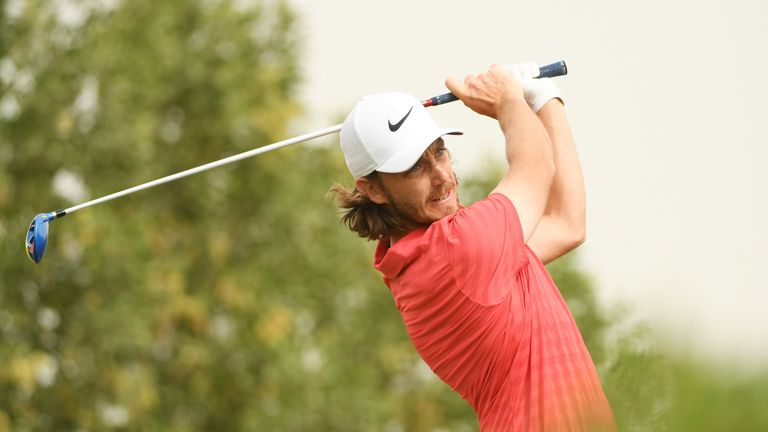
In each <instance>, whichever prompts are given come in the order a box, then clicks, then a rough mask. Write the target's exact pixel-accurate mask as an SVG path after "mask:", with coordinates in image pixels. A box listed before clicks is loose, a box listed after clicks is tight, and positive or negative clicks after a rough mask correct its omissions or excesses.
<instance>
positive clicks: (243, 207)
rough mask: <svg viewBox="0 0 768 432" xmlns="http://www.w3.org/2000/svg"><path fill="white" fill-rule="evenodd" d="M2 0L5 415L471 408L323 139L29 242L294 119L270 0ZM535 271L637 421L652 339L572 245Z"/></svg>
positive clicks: (53, 425) (135, 425)
mask: <svg viewBox="0 0 768 432" xmlns="http://www.w3.org/2000/svg"><path fill="white" fill-rule="evenodd" d="M0 5H1V6H2V7H0V13H1V14H2V17H1V21H0V85H2V94H1V96H0V240H2V241H0V361H2V367H1V368H0V430H21V431H24V430H109V429H126V430H334V431H347V430H348V431H358V430H391V431H397V430H409V431H422V430H435V429H441V428H442V429H443V430H474V429H476V421H475V418H474V414H473V413H472V411H471V409H470V408H469V407H468V405H467V404H466V403H465V402H464V401H462V400H461V399H460V398H459V397H458V396H457V395H456V394H455V393H453V392H452V391H451V390H450V389H449V388H448V387H447V386H446V385H444V384H443V383H441V382H440V381H439V380H437V379H436V378H435V377H434V375H433V374H432V373H431V372H430V371H429V369H428V368H427V367H426V366H425V365H424V363H423V362H422V361H421V360H420V359H419V357H418V355H417V354H416V352H415V350H414V349H413V347H412V345H411V343H410V341H409V340H408V337H407V335H406V333H405V329H404V328H403V325H402V323H401V320H400V317H399V315H398V313H397V310H396V309H395V307H394V305H393V302H392V299H391V297H390V295H389V293H388V292H387V289H386V287H385V286H384V285H383V283H382V282H381V279H380V277H379V275H378V274H376V273H375V271H374V270H373V269H372V268H371V265H370V264H371V261H372V258H371V257H372V252H373V245H372V244H370V243H365V242H363V241H361V240H359V239H357V238H355V237H354V236H353V235H352V234H351V233H349V232H346V231H345V230H344V229H343V228H342V227H341V226H340V224H339V221H338V215H337V214H336V211H335V209H334V207H333V204H332V203H331V202H330V201H329V200H328V199H326V197H325V194H326V190H327V187H328V185H330V184H331V183H332V182H333V181H336V180H339V179H344V178H346V177H347V174H346V170H345V168H344V166H343V161H342V159H341V157H340V155H339V154H338V152H337V151H336V150H335V148H334V147H335V146H331V147H328V146H301V147H296V148H288V149H284V150H281V151H279V152H275V153H270V154H266V155H263V156H260V157H258V158H256V159H252V160H247V161H243V162H240V163H238V164H236V165H234V166H230V167H226V168H219V169H217V170H215V171H211V172H208V173H205V174H201V175H197V176H194V177H191V178H188V179H185V180H184V181H181V182H176V183H173V184H169V185H165V186H161V187H158V188H155V189H153V190H152V191H147V192H140V193H137V194H134V195H131V196H129V197H125V198H121V199H120V200H116V201H113V202H110V203H108V204H103V205H100V206H97V207H93V208H90V209H88V210H84V211H82V212H78V213H75V214H73V215H71V216H67V217H66V218H65V219H63V220H61V221H55V222H53V223H52V225H51V237H50V240H49V245H48V251H47V253H46V257H45V259H44V261H43V262H42V264H40V265H34V264H31V263H30V262H28V260H27V259H26V258H24V253H23V251H22V245H21V243H22V242H21V237H22V236H21V234H22V231H24V229H25V228H26V227H27V226H28V224H29V222H30V220H31V218H32V217H33V216H34V215H35V214H36V213H38V212H40V211H50V210H53V209H56V208H65V207H67V206H69V205H71V204H74V203H79V202H82V201H85V200H86V199H88V198H93V197H97V196H102V195H105V194H108V193H111V192H114V191H117V190H120V189H123V188H126V187H129V186H132V185H135V184H139V183H142V182H145V181H148V180H150V179H154V178H158V177H162V176H165V175H168V174H171V173H174V172H177V171H181V170H183V169H186V168H189V167H192V166H197V165H200V164H202V163H206V162H209V161H211V160H215V159H219V158H221V157H224V156H226V155H231V154H235V153H239V152H241V151H244V150H246V149H250V148H252V147H254V146H257V145H261V144H266V143H269V142H273V141H277V140H279V139H282V138H285V137H286V136H288V135H292V133H291V132H293V130H292V128H291V121H292V120H293V119H295V118H296V116H297V115H298V114H300V111H299V109H298V99H297V94H296V92H297V84H298V83H299V80H300V76H299V75H298V72H297V71H298V68H297V64H298V61H299V59H298V57H297V55H298V52H299V51H298V47H299V43H300V41H298V40H297V39H296V37H295V35H296V34H297V31H296V30H297V21H296V17H295V15H294V13H293V12H292V11H291V10H290V9H289V8H288V7H287V5H286V4H285V3H284V2H281V1H276V2H254V4H253V5H246V2H239V1H226V0H196V1H180V0H170V1H164V2H153V1H149V0H131V1H127V0H124V1H119V0H112V1H106V0H102V1H95V0H94V1H83V2H47V1H43V0H28V1H8V2H0ZM488 182H489V179H477V180H474V181H468V182H467V184H466V185H465V190H466V195H467V197H468V198H469V201H472V200H475V199H478V198H480V197H481V196H482V193H483V192H482V191H483V190H488V189H487V187H488ZM484 188H485V189H484ZM551 271H552V274H553V277H554V278H555V280H556V281H557V283H558V285H559V286H560V288H561V289H562V291H563V292H564V294H565V296H566V298H567V300H568V301H569V304H570V305H571V308H572V310H573V311H574V315H575V316H576V318H577V321H578V322H579V325H580V327H581V329H582V332H583V334H584V335H585V339H586V341H587V343H588V345H589V348H590V351H591V352H592V354H593V357H594V358H595V360H596V362H597V363H598V365H601V369H600V370H601V373H602V374H603V376H604V379H605V381H606V386H607V387H606V388H607V391H608V392H609V396H611V399H612V403H613V404H614V407H615V408H616V407H618V410H617V412H618V414H619V415H617V416H618V417H620V419H630V420H631V421H630V420H627V421H625V422H624V424H627V425H638V424H643V423H642V421H643V418H642V417H644V416H645V415H646V414H648V413H653V412H656V411H658V406H657V405H658V404H657V403H655V402H654V401H655V400H656V399H654V398H653V392H652V390H653V389H652V388H650V387H648V386H649V383H650V384H653V385H655V384H658V382H659V381H660V380H658V379H656V380H654V379H647V378H649V377H658V376H660V375H659V374H658V373H657V371H658V368H656V367H655V366H656V365H659V364H662V363H660V362H659V361H657V360H655V359H652V360H649V357H648V356H644V355H645V354H643V353H640V354H638V357H637V358H638V362H637V363H633V362H632V361H633V360H632V359H633V358H630V357H627V355H628V354H627V353H633V352H637V351H636V350H635V351H633V350H634V348H633V347H628V348H627V349H623V350H619V351H618V354H617V352H616V351H615V350H613V351H612V350H611V349H610V347H608V346H606V344H605V340H606V339H605V338H604V336H605V333H606V331H607V329H608V328H609V327H610V326H609V319H608V318H606V316H605V315H604V314H601V313H600V312H599V309H598V308H597V307H596V304H595V301H594V298H593V292H592V287H591V284H590V283H589V281H588V279H586V278H585V277H584V275H583V274H582V273H580V272H579V271H577V267H576V266H575V263H574V262H573V261H571V260H569V259H566V260H563V261H561V262H560V263H559V264H557V265H555V266H552V267H551ZM627 359H629V360H627ZM648 364H651V365H653V366H654V367H651V368H644V367H643V365H648ZM625 382H631V383H632V385H633V390H635V384H637V386H636V389H637V390H638V391H637V395H639V396H637V395H634V394H633V395H632V396H631V397H630V398H629V399H627V394H626V392H624V391H625V390H627V387H626V386H625V385H626V384H625ZM696 383H697V384H696V385H699V386H704V387H706V386H708V385H709V384H702V382H700V381H696ZM706 388H710V389H711V388H719V387H717V386H716V385H714V384H712V385H709V387H706ZM729 394H730V395H742V396H743V397H742V399H741V400H745V399H744V398H747V397H751V396H752V394H751V393H750V392H749V391H747V390H745V389H744V388H743V387H735V388H734V389H733V390H732V392H731V393H729ZM624 401H627V402H624ZM633 401H638V403H637V404H633ZM681 409H687V410H689V411H690V410H692V408H691V406H690V405H686V406H683V407H682V408H681ZM654 410H656V411H654ZM686 412H687V411H686ZM622 416H623V417H622ZM656 417H659V416H656ZM635 419H637V422H635ZM622 421H624V420H622ZM646 424H647V423H646ZM628 430H631V429H628Z"/></svg>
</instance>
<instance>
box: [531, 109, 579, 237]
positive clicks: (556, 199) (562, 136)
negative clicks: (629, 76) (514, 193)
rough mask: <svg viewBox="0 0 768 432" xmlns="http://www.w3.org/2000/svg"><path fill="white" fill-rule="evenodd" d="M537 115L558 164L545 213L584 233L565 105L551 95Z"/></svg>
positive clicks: (576, 165)
mask: <svg viewBox="0 0 768 432" xmlns="http://www.w3.org/2000/svg"><path fill="white" fill-rule="evenodd" d="M538 116H539V119H540V120H541V122H542V124H543V125H544V128H545V129H546V130H547V133H548V134H549V138H550V141H551V142H552V150H553V157H554V161H555V166H556V168H557V171H556V174H555V177H554V179H553V181H552V188H551V190H550V193H549V200H548V201H547V206H546V208H545V210H544V214H545V215H546V216H548V217H552V218H558V219H560V220H561V221H562V222H563V223H565V224H566V225H567V226H569V227H571V228H572V229H573V230H575V231H576V234H579V235H580V236H581V237H583V236H584V231H585V220H586V216H585V213H586V199H585V193H584V177H583V175H582V171H581V164H580V163H579V157H578V154H577V152H576V145H575V144H574V142H573V135H572V134H571V128H570V126H569V125H568V119H567V118H566V115H565V107H563V104H562V102H560V101H559V100H558V99H553V100H551V101H550V102H548V103H547V104H546V105H544V107H542V109H541V110H539V112H538Z"/></svg>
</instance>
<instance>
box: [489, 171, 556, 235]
mask: <svg viewBox="0 0 768 432" xmlns="http://www.w3.org/2000/svg"><path fill="white" fill-rule="evenodd" d="M521 165H528V166H521ZM554 173H555V168H554V164H553V163H552V162H551V160H550V161H546V162H542V163H539V164H533V163H528V164H523V163H520V164H514V163H513V164H510V167H509V171H508V172H507V174H506V175H505V176H504V178H502V179H501V181H500V182H499V184H498V185H497V186H496V188H495V189H494V190H493V192H491V193H500V194H502V195H504V196H506V197H507V198H509V200H510V201H512V204H514V206H515V209H516V210H517V215H518V217H519V218H520V226H521V227H522V230H523V240H524V241H525V242H526V243H527V242H528V239H530V238H531V236H532V235H533V233H534V232H535V231H536V226H537V225H538V224H539V220H541V217H542V215H543V214H544V209H545V208H546V205H547V199H548V197H549V188H550V186H551V185H552V177H553V176H554Z"/></svg>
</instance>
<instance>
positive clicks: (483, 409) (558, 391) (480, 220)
mask: <svg viewBox="0 0 768 432" xmlns="http://www.w3.org/2000/svg"><path fill="white" fill-rule="evenodd" d="M375 267H376V269H377V270H379V271H380V272H381V273H382V274H383V275H384V282H385V283H386V284H387V286H389V289H390V291H391V292H392V296H393V297H394V300H395V304H396V305H397V308H398V310H399V311H400V314H401V315H402V318H403V322H404V323H405V327H406V329H407V331H408V334H409V335H410V337H411V341H412V342H413V345H414V346H415V347H416V350H417V351H418V352H419V354H421V357H422V358H423V359H424V360H425V361H426V363H427V364H428V365H429V367H430V368H432V370H433V371H434V372H435V374H437V376H439V377H440V378H441V379H442V380H443V381H445V382H446V383H447V384H448V385H450V386H451V388H452V389H454V390H455V391H457V392H458V393H459V394H461V396H462V397H463V398H464V399H465V400H466V401H467V402H469V404H470V405H471V406H472V408H473V409H474V410H475V412H476V413H477V416H478V420H479V422H480V429H481V430H483V431H525V432H527V431H560V430H563V431H566V430H567V431H571V430H574V431H576V430H578V431H581V430H585V431H587V430H588V431H592V430H600V431H603V430H615V426H614V420H613V415H612V413H611V409H610V406H609V404H608V401H607V399H606V397H605V394H604V393H603V389H602V387H601V385H600V381H599V379H598V376H597V372H596V371H595V367H594V365H593V363H592V359H591V357H590V355H589V352H588V351H587V348H586V346H585V345H584V341H583V340H582V338H581V334H580V333H579V329H578V328H577V327H576V323H575V321H574V320H573V317H572V315H571V313H570V311H569V310H568V307H567V306H566V304H565V302H564V301H563V298H562V296H561V295H560V292H559V291H558V289H557V287H556V286H555V284H554V282H552V279H551V278H550V277H549V274H548V273H547V271H546V269H545V267H544V265H543V264H542V263H541V261H540V260H539V259H538V257H536V255H535V254H534V253H533V251H532V250H531V249H530V248H529V247H528V246H526V245H525V244H524V241H523V233H522V228H521V226H520V220H519V219H518V216H517V212H516V211H515V207H514V206H513V205H512V202H511V201H510V200H509V199H508V198H507V197H506V196H505V195H502V194H492V195H490V196H489V197H488V198H486V199H485V200H483V201H480V202H477V203H475V204H474V205H472V206H470V207H463V208H461V209H460V210H459V211H458V212H456V213H454V214H452V215H450V216H447V217H445V218H443V219H441V220H439V221H437V222H434V223H433V224H431V225H430V226H429V227H428V228H421V229H417V230H415V231H413V232H411V233H409V234H408V235H406V236H405V237H403V238H402V239H401V240H400V241H398V242H397V243H395V245H394V246H392V247H390V246H389V241H387V240H384V241H380V242H379V245H378V248H377V249H376V256H375Z"/></svg>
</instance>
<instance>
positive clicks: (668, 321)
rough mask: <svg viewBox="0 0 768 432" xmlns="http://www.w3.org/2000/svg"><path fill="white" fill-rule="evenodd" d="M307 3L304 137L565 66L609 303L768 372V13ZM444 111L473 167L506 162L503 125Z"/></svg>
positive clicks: (744, 4) (651, 5) (427, 0)
mask: <svg viewBox="0 0 768 432" xmlns="http://www.w3.org/2000/svg"><path fill="white" fill-rule="evenodd" d="M292 3H293V5H294V6H295V8H296V9H297V10H298V12H299V13H300V14H301V16H302V20H303V21H302V24H301V30H302V36H303V38H304V41H305V46H304V51H303V53H304V55H303V57H302V58H303V62H304V63H303V68H304V71H305V77H306V78H305V85H304V87H303V91H302V93H301V99H302V101H303V102H304V103H305V108H306V110H307V117H306V118H305V119H304V121H303V122H301V123H300V124H298V125H297V128H298V129H300V130H312V129H316V128H320V127H323V126H326V125H331V124H334V123H336V122H338V121H339V120H340V118H342V116H343V115H345V114H346V113H347V112H348V111H349V110H350V109H351V108H352V107H353V106H354V104H355V102H356V101H357V99H358V98H359V97H360V96H362V95H365V94H371V93H378V92H383V91H405V92H409V93H412V94H414V95H415V96H417V97H429V96H433V95H435V94H439V93H442V92H444V91H445V89H444V87H443V80H444V79H445V78H446V77H447V76H451V75H453V76H457V77H463V76H464V75H465V74H467V73H476V72H479V71H482V70H485V69H487V67H488V66H489V65H490V64H491V63H514V62H518V61H535V62H538V63H547V62H550V61H553V60H557V59H560V58H562V59H564V60H566V61H567V62H568V66H569V70H570V73H569V75H568V77H566V78H563V79H558V84H559V85H560V87H561V89H562V91H563V93H564V97H565V100H566V106H567V109H568V113H569V117H570V120H571V125H572V128H573V130H574V134H575V137H576V141H577V145H578V148H579V152H580V156H581V161H582V165H583V168H584V171H585V180H586V184H587V195H588V240H587V243H585V244H584V245H583V246H582V247H581V248H580V251H581V252H580V257H581V262H582V264H583V266H582V267H583V268H584V269H585V270H586V271H587V272H589V273H591V274H592V276H593V278H594V280H595V282H596V285H597V289H598V291H599V295H600V297H601V299H602V300H603V301H604V302H605V304H607V305H611V304H616V303H617V302H620V303H623V304H625V305H629V306H630V308H631V310H632V311H634V312H635V313H636V314H638V316H640V317H643V318H644V319H647V320H648V321H651V322H655V323H660V324H662V325H663V326H664V327H665V328H667V329H668V331H669V333H670V334H674V335H676V336H677V338H678V340H679V341H685V343H690V344H692V345H694V346H699V347H701V346H703V347H706V349H707V350H708V351H709V352H710V353H713V354H716V355H717V356H718V357H723V356H726V357H728V356H733V357H735V358H737V359H747V358H749V359H752V360H759V361H762V360H765V359H768V318H767V316H768V314H766V313H765V310H766V306H768V274H766V271H765V270H764V269H765V268H766V263H765V261H766V258H768V254H766V249H765V245H766V243H768V228H766V226H765V221H766V220H768V202H767V201H768V200H766V197H767V195H768V194H766V186H768V174H767V173H768V170H766V169H765V165H766V164H767V163H768V138H766V133H765V126H764V125H765V124H766V119H765V117H766V116H768V110H767V109H766V101H768V85H766V78H765V77H766V76H768V26H766V25H765V22H764V21H765V18H766V17H768V6H766V5H767V4H768V3H766V2H764V1H759V0H733V1H729V2H725V1H707V0H704V1H701V0H700V1H694V0H686V1H677V2H675V1H661V0H649V1H645V2H617V1H608V0H582V1H578V2H573V1H565V0H556V1H547V2H525V3H524V2H510V1H485V2H458V1H456V2H449V1H437V0H422V1H405V0H394V1H388V2H366V1H360V2H349V1H341V0H326V1H322V2H316V1H310V0H292ZM431 112H432V113H433V115H434V116H435V118H436V119H437V120H438V123H439V124H441V125H442V126H446V127H459V128H462V129H463V130H464V131H465V132H466V135H465V136H464V137H463V138H454V139H453V140H452V141H449V146H450V147H451V150H452V152H453V153H454V155H455V157H456V158H457V168H458V169H459V171H460V172H462V173H466V174H469V173H472V172H476V170H482V169H483V165H484V164H483V162H484V161H486V160H488V159H489V158H492V159H496V160H499V161H503V160H504V159H503V141H502V139H501V135H500V133H499V131H498V127H497V125H496V124H495V123H494V122H493V121H491V120H489V119H486V118H480V117H479V116H476V115H473V114H471V113H470V112H469V111H468V110H467V109H465V108H464V107H463V106H462V105H460V104H451V105H448V106H445V107H439V108H435V109H434V110H432V111H431ZM340 157H341V156H340ZM725 353H728V354H725Z"/></svg>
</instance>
